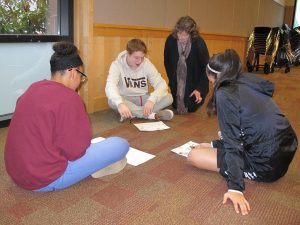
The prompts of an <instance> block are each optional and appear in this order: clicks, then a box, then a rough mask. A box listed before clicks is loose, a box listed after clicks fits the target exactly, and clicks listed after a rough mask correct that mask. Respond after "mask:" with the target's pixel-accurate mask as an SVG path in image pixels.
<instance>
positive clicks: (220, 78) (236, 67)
mask: <svg viewBox="0 0 300 225" xmlns="http://www.w3.org/2000/svg"><path fill="white" fill-rule="evenodd" d="M206 73H207V75H208V76H213V77H214V78H215V83H214V89H213V94H212V96H211V98H210V99H209V101H208V103H207V106H206V112H207V114H208V115H209V116H212V115H216V114H217V109H216V100H215V94H216V91H217V90H218V88H219V87H220V86H221V85H224V84H227V83H232V82H234V81H236V80H237V79H238V77H239V76H240V75H241V73H242V63H241V60H240V57H239V55H238V54H237V52H236V51H235V50H234V49H226V50H225V52H222V53H218V54H216V55H214V56H212V57H211V58H210V60H209V62H208V64H207V66H206Z"/></svg>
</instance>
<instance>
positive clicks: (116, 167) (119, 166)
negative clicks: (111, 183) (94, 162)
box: [91, 156, 127, 178]
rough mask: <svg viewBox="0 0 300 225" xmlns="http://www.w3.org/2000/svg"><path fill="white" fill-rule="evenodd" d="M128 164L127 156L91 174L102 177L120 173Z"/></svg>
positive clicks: (94, 176)
mask: <svg viewBox="0 0 300 225" xmlns="http://www.w3.org/2000/svg"><path fill="white" fill-rule="evenodd" d="M126 164H127V158H126V156H125V157H124V158H123V159H121V160H119V161H117V162H114V163H113V164H110V165H109V166H107V167H104V168H102V169H100V170H98V171H96V172H95V173H93V174H91V176H92V177H93V178H100V177H104V176H108V175H111V174H115V173H119V172H120V171H121V170H123V169H124V168H125V166H126Z"/></svg>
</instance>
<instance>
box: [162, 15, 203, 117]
mask: <svg viewBox="0 0 300 225" xmlns="http://www.w3.org/2000/svg"><path fill="white" fill-rule="evenodd" d="M208 59H209V54H208V50H207V47H206V44H205V42H204V40H203V39H202V38H201V37H200V36H199V31H198V27H197V24H196V22H195V21H194V20H193V19H192V18H191V17H189V16H184V17H181V18H180V19H179V20H178V21H177V23H176V25H175V28H174V29H173V31H172V34H170V35H169V37H168V38H167V40H166V43H165V49H164V64H165V69H166V72H167V75H168V78H169V87H170V89H171V93H172V96H173V99H174V101H173V107H174V109H176V111H177V113H178V114H185V113H187V112H195V111H196V110H197V109H198V108H199V107H200V106H201V105H202V104H203V103H204V100H205V97H206V95H207V93H208V90H209V84H208V79H207V76H206V73H205V68H206V65H207V62H208Z"/></svg>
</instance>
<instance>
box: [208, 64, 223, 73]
mask: <svg viewBox="0 0 300 225" xmlns="http://www.w3.org/2000/svg"><path fill="white" fill-rule="evenodd" d="M207 68H208V69H209V70H210V71H211V72H213V73H216V74H219V73H221V72H219V71H216V70H214V69H212V68H211V67H210V66H209V64H208V63H207Z"/></svg>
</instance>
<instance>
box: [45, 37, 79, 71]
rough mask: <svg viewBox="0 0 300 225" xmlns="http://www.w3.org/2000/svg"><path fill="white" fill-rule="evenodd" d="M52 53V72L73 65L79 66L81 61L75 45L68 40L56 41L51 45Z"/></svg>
mask: <svg viewBox="0 0 300 225" xmlns="http://www.w3.org/2000/svg"><path fill="white" fill-rule="evenodd" d="M53 50H54V53H53V55H52V56H51V59H50V66H51V72H52V74H53V73H54V72H56V71H63V70H66V69H69V68H73V67H80V66H82V65H83V62H82V60H81V58H80V56H79V53H78V49H77V47H76V46H75V45H74V44H73V43H70V42H65V41H62V42H58V43H55V44H54V45H53Z"/></svg>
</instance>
